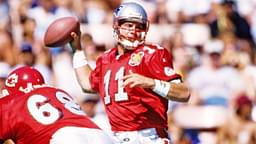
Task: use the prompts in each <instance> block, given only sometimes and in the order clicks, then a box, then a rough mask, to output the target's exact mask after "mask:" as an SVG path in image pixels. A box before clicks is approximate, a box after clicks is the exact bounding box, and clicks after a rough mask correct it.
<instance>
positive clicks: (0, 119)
mask: <svg viewBox="0 0 256 144" xmlns="http://www.w3.org/2000/svg"><path fill="white" fill-rule="evenodd" d="M2 106H3V104H2V103H1V102H0V144H1V142H2V141H1V140H3V114H2V110H3V108H2Z"/></svg>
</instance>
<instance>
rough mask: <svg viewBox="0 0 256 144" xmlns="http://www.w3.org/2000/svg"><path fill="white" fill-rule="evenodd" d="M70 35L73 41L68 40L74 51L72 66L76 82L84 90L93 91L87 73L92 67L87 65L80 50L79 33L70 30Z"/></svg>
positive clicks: (88, 73)
mask: <svg viewBox="0 0 256 144" xmlns="http://www.w3.org/2000/svg"><path fill="white" fill-rule="evenodd" d="M71 36H72V37H73V41H71V42H70V45H71V47H72V49H73V52H74V55H73V67H74V70H75V74H76V77H77V80H78V83H79V85H80V86H81V88H82V90H83V91H84V92H94V91H93V90H92V88H91V86H90V81H89V75H90V72H91V71H92V68H91V67H90V66H89V65H88V63H87V60H86V57H85V55H84V53H83V51H82V46H81V41H80V34H76V33H74V32H72V33H71Z"/></svg>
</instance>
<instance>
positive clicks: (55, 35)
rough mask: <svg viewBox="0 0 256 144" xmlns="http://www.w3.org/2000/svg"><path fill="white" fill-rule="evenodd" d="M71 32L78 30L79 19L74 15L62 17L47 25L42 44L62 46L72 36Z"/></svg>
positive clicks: (77, 31)
mask: <svg viewBox="0 0 256 144" xmlns="http://www.w3.org/2000/svg"><path fill="white" fill-rule="evenodd" d="M71 32H76V33H79V32H80V23H79V20H78V19H77V18H75V17H63V18H59V19H57V20H55V21H54V22H53V23H51V24H50V25H49V27H48V28H47V30H46V33H45V35H44V44H45V46H47V47H58V46H63V45H65V44H66V43H68V42H70V41H71V40H72V39H73V38H72V37H71V35H70V33H71Z"/></svg>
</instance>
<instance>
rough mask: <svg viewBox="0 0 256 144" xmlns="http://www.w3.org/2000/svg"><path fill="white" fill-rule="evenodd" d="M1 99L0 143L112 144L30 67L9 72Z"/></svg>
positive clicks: (62, 92) (65, 97) (59, 91)
mask: <svg viewBox="0 0 256 144" xmlns="http://www.w3.org/2000/svg"><path fill="white" fill-rule="evenodd" d="M4 94H5V97H3V98H2V99H0V141H4V140H7V139H12V140H13V141H14V142H15V143H16V144H112V142H111V140H110V138H109V137H108V136H107V135H106V134H105V133H104V132H103V131H102V130H101V129H100V128H99V127H98V126H97V125H96V124H94V123H93V122H92V121H91V120H90V119H89V118H87V117H86V116H85V114H84V113H83V111H82V110H81V108H80V107H79V105H78V104H76V103H75V102H74V101H73V98H72V97H71V96H70V95H69V94H68V93H66V92H65V91H63V90H61V89H58V88H54V87H51V86H47V85H45V84H44V78H43V77H42V75H41V73H40V72H39V71H37V70H36V69H34V68H32V67H28V66H25V67H20V68H18V69H15V70H14V71H12V72H11V73H10V74H9V75H8V77H7V79H6V81H5V85H4Z"/></svg>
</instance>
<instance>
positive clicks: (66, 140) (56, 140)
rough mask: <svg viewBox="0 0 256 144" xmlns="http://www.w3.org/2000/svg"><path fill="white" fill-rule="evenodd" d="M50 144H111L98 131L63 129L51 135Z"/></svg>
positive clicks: (74, 128) (105, 135) (103, 133)
mask: <svg viewBox="0 0 256 144" xmlns="http://www.w3.org/2000/svg"><path fill="white" fill-rule="evenodd" d="M50 144H113V142H112V140H111V139H110V138H109V136H108V135H107V134H106V133H105V132H103V131H102V130H100V129H90V128H81V127H63V128H61V129H59V130H58V131H56V132H55V133H54V134H53V135H52V139H51V140H50Z"/></svg>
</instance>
